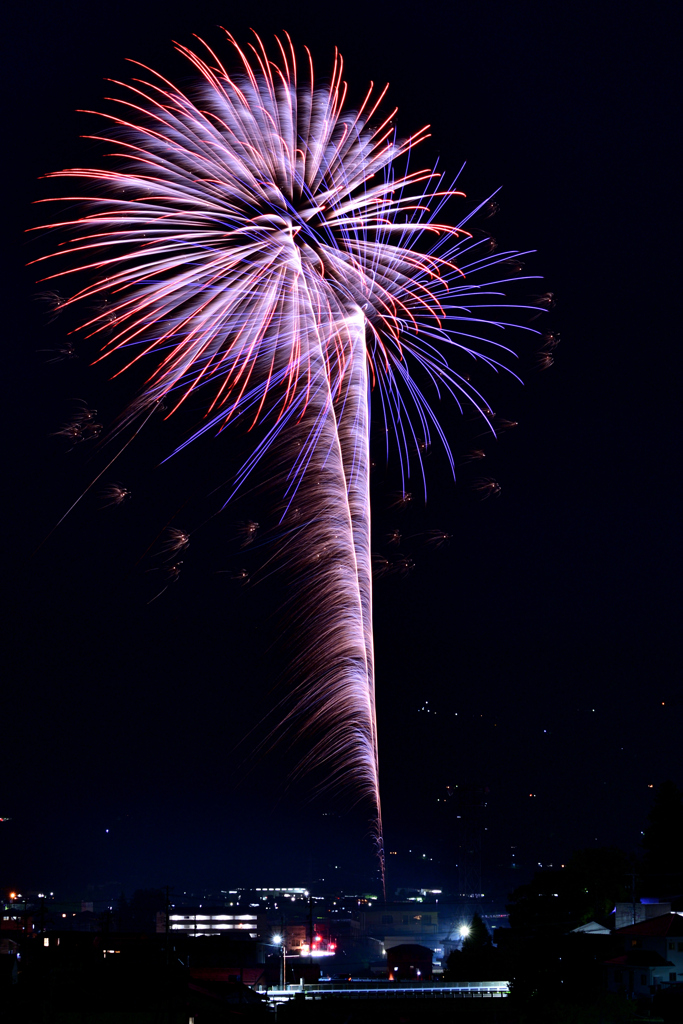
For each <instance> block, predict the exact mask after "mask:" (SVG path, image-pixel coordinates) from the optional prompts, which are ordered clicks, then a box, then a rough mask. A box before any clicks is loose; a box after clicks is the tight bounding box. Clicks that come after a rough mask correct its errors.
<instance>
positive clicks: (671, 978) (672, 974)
mask: <svg viewBox="0 0 683 1024" xmlns="http://www.w3.org/2000/svg"><path fill="white" fill-rule="evenodd" d="M623 976H624V972H623V971H615V972H614V980H615V982H617V983H619V982H621V981H622V980H623ZM669 981H676V972H675V971H671V972H670V974H669ZM640 984H641V985H647V974H641V976H640Z"/></svg>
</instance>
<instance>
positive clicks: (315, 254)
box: [37, 33, 536, 860]
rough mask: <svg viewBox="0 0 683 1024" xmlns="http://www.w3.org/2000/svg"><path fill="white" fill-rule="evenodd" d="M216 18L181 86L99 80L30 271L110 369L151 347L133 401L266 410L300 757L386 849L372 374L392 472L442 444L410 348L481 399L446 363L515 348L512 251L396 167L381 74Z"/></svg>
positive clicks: (433, 177)
mask: <svg viewBox="0 0 683 1024" xmlns="http://www.w3.org/2000/svg"><path fill="white" fill-rule="evenodd" d="M226 35H227V37H228V40H229V41H230V43H231V44H232V46H233V47H234V49H235V51H236V55H237V64H238V70H237V71H236V72H235V73H234V74H231V73H229V72H228V71H227V70H226V68H225V67H224V66H223V64H222V63H221V61H220V60H219V58H218V57H217V56H216V55H215V54H214V53H213V51H212V50H211V49H210V48H209V47H208V46H206V44H204V43H202V45H203V46H205V47H206V51H207V55H206V56H205V57H201V56H199V55H198V54H197V53H195V52H193V51H192V50H190V49H188V48H186V47H184V46H180V45H178V46H177V49H178V50H179V52H180V53H181V54H183V55H184V56H185V57H186V58H187V59H188V60H189V61H190V62H191V63H192V64H193V65H194V67H195V69H196V70H197V72H198V73H199V77H198V81H197V85H196V87H195V89H194V91H192V92H191V94H190V95H188V93H187V92H183V91H181V90H180V89H178V88H177V87H176V86H174V85H173V84H172V83H171V82H170V81H168V80H167V79H165V78H164V77H162V76H161V75H159V74H157V73H156V72H154V71H151V70H150V69H148V68H144V66H143V65H138V67H139V68H141V69H142V77H137V78H135V79H133V81H132V82H131V83H129V84H125V83H117V84H119V85H123V86H124V88H125V89H126V90H127V92H126V93H125V96H124V98H122V99H118V100H117V101H116V102H117V103H118V104H119V105H120V106H119V111H120V112H119V113H118V114H117V115H113V116H111V115H108V118H109V122H110V124H111V129H110V131H109V133H108V134H105V135H104V136H93V138H99V139H103V138H104V140H105V141H108V142H111V141H112V139H113V140H115V145H116V149H115V153H114V154H113V155H114V156H115V157H117V158H122V160H123V161H124V163H123V164H121V160H119V161H118V163H117V164H116V166H115V167H114V169H80V168H76V169H71V170H66V171H62V172H59V173H58V174H56V175H52V177H62V178H68V179H71V178H73V179H81V180H84V181H85V182H87V183H88V185H89V190H88V191H89V194H88V195H72V196H67V197H65V198H67V199H68V200H69V201H72V202H73V201H79V202H82V203H83V204H84V205H83V206H82V208H81V215H80V216H77V217H75V218H73V219H68V220H64V221H59V222H57V223H54V224H50V225H49V227H51V228H63V229H65V230H67V231H68V232H69V236H70V241H69V242H68V243H65V244H63V245H61V246H60V247H59V248H58V250H57V251H56V253H52V254H51V256H55V255H58V256H60V257H63V256H67V257H68V260H69V263H68V266H67V267H66V269H61V270H59V271H56V272H55V273H52V274H50V275H49V276H48V277H46V278H44V279H43V280H47V281H51V280H55V279H62V280H64V279H68V276H69V275H71V274H73V273H76V272H79V273H82V272H84V271H85V272H87V273H88V282H89V283H87V284H86V286H85V287H83V288H82V289H81V290H79V291H77V292H76V294H74V295H73V296H72V297H71V298H70V299H68V300H65V301H63V302H62V303H61V308H65V307H66V306H73V305H76V304H81V305H82V306H86V307H88V308H90V309H91V310H92V309H93V306H95V308H96V309H99V312H97V313H96V315H94V316H90V317H89V318H87V319H86V321H85V322H84V323H83V324H82V325H81V328H80V329H81V330H83V331H84V332H85V334H86V336H88V337H92V338H95V339H101V340H102V354H101V355H100V357H99V358H105V357H109V356H112V355H113V354H115V353H119V354H123V355H124V356H125V358H124V359H123V365H121V366H119V367H118V369H117V374H118V373H122V372H123V371H124V370H125V369H126V367H127V366H130V365H131V364H132V363H135V362H138V361H140V360H143V361H144V363H145V365H147V366H149V367H150V373H149V377H148V380H147V383H146V386H145V387H144V389H143V391H142V393H141V394H139V395H138V396H137V397H136V398H135V399H134V401H133V402H132V403H131V405H130V407H129V409H128V411H127V413H126V417H127V418H128V420H132V419H133V418H134V417H136V416H140V415H149V412H150V411H151V410H153V409H154V408H155V407H156V406H157V405H159V404H160V403H161V402H162V400H163V402H164V405H165V406H166V408H167V409H168V410H169V411H168V415H171V413H172V412H173V411H174V410H175V409H177V407H178V406H179V405H180V404H181V403H182V402H184V401H185V400H186V399H187V398H188V396H189V395H190V394H191V393H193V392H194V393H195V394H200V395H202V396H205V397H204V403H203V404H204V408H205V422H204V424H203V425H202V426H201V428H200V429H199V430H197V431H196V433H195V434H194V435H193V437H197V436H199V435H200V434H202V433H204V432H206V431H211V430H221V429H223V428H224V427H225V425H226V424H227V423H228V422H229V421H231V420H234V419H236V418H237V417H241V418H242V420H243V421H244V422H246V423H247V425H248V426H249V428H250V429H251V428H252V427H254V426H255V425H256V424H257V423H260V424H261V430H262V435H261V439H260V440H259V441H257V442H255V444H254V448H253V451H252V453H251V454H250V456H249V458H248V459H247V460H246V462H245V464H244V465H243V467H242V469H241V470H240V472H239V474H238V477H237V481H236V487H239V486H240V485H241V484H243V483H244V481H245V480H246V478H247V477H248V475H249V474H250V473H251V472H252V471H253V470H254V468H255V467H256V466H257V465H258V463H259V461H260V460H261V459H262V458H263V457H264V456H265V455H266V453H269V454H270V455H273V456H274V457H275V458H276V459H277V463H278V465H279V466H284V467H285V469H284V470H283V481H282V495H283V501H284V505H283V511H282V515H283V519H284V520H285V521H287V522H289V523H290V524H292V530H291V532H290V534H289V540H288V541H287V542H286V545H285V546H286V547H287V551H286V552H285V554H286V557H287V558H288V559H289V558H291V560H292V561H293V562H294V563H295V564H296V566H297V572H298V579H299V581H300V582H301V586H300V587H299V588H298V589H299V591H300V599H299V605H298V609H297V610H296V611H295V612H294V613H293V615H294V628H295V635H296V637H297V647H296V652H295V656H294V660H295V666H294V667H295V668H296V670H297V672H298V673H299V678H300V679H302V680H303V681H302V682H301V683H300V684H299V686H298V688H297V691H296V693H295V701H296V707H295V710H294V711H290V712H288V715H287V717H288V721H289V724H290V725H292V726H293V727H294V728H295V729H296V730H299V731H301V732H307V734H308V735H309V736H310V737H312V739H311V745H310V753H309V755H308V757H307V758H306V765H307V766H312V765H323V766H325V768H326V770H327V774H328V777H329V779H330V781H331V782H332V783H335V784H343V785H345V786H348V787H350V788H351V789H352V790H353V791H355V792H356V793H357V794H358V796H359V797H369V798H370V800H371V801H372V805H373V807H374V813H375V835H376V840H377V844H378V849H379V851H380V859H381V860H382V859H383V858H382V854H381V846H382V840H381V835H382V828H381V812H380V798H379V785H378V761H377V728H376V717H375V692H374V656H373V636H372V585H371V569H372V567H371V560H370V504H369V467H370V462H369V425H370V392H371V391H372V390H373V389H374V390H375V391H376V392H377V393H378V395H379V399H380V403H381V409H382V413H383V416H384V420H385V426H386V428H387V431H386V432H387V437H388V436H389V435H390V434H391V435H392V436H393V437H394V438H395V439H396V441H397V444H398V449H399V454H400V461H401V467H402V473H403V475H404V483H405V477H406V475H407V473H408V471H409V465H408V464H409V456H410V452H415V451H417V453H418V459H420V454H419V453H420V451H421V450H422V448H421V446H423V447H424V448H427V446H428V445H429V444H430V443H431V439H432V435H436V436H438V437H439V438H440V440H441V441H442V442H443V444H444V447H445V450H446V452H447V453H448V455H449V459H450V461H451V465H452V464H453V460H452V457H451V454H450V449H449V447H448V442H447V440H446V438H445V436H444V434H443V431H442V429H441V427H440V426H439V423H438V420H437V418H436V416H435V414H434V412H433V410H432V408H431V407H430V404H429V402H428V401H427V399H426V398H425V396H424V395H423V393H422V391H421V389H420V386H419V384H418V383H417V382H416V379H415V375H414V370H415V368H419V370H420V374H419V375H421V376H423V377H427V378H429V379H431V382H432V384H433V385H434V387H435V389H436V392H437V394H438V395H439V397H440V396H441V393H442V392H448V393H449V394H450V395H451V396H453V397H454V399H455V400H456V402H457V403H458V405H459V406H460V407H461V408H462V407H463V405H472V406H474V407H475V408H476V409H477V410H479V411H480V412H481V413H482V414H483V415H485V414H486V413H487V412H488V407H487V404H486V402H485V401H484V399H483V398H482V397H481V395H480V394H479V393H478V391H477V390H476V389H475V387H474V386H473V385H472V384H471V383H470V382H469V378H468V377H466V376H465V375H464V373H463V374H461V373H460V372H458V370H457V369H456V368H454V367H453V366H452V365H451V362H452V361H453V360H455V361H457V359H458V357H460V358H463V357H465V358H467V359H468V360H471V359H472V358H473V359H475V360H477V359H478V360H482V361H483V362H484V363H486V364H488V366H490V367H492V368H494V369H496V370H497V369H498V368H499V367H500V366H501V365H502V364H501V363H499V361H498V359H497V358H496V353H501V352H506V353H510V351H511V350H510V349H508V348H506V347H505V346H503V345H501V344H500V343H499V342H496V341H494V340H492V338H491V337H490V335H491V334H492V333H493V330H492V329H495V330H499V329H502V328H504V327H506V326H513V325H512V324H508V323H506V322H505V321H504V320H501V319H500V316H501V315H502V313H503V311H504V309H505V308H508V307H505V306H504V305H503V304H502V302H501V296H502V293H501V292H500V291H499V290H498V291H497V290H496V289H497V288H498V286H500V285H501V284H503V283H505V280H507V278H505V276H504V275H503V279H502V280H493V281H492V280H487V278H490V277H491V276H492V275H491V273H490V268H492V267H494V266H495V265H501V266H502V265H504V264H505V263H506V262H507V261H509V260H510V259H511V258H512V257H513V256H514V255H516V254H515V253H510V252H508V253H496V254H495V256H494V255H492V254H491V252H490V247H489V246H488V240H487V241H486V244H482V243H477V242H475V241H474V240H473V238H472V236H471V234H470V233H469V232H468V231H467V230H466V229H465V226H464V225H465V223H466V221H467V219H468V217H469V216H471V215H472V214H471V213H470V214H469V215H468V217H466V218H465V219H464V220H463V221H461V222H460V223H459V224H457V225H454V226H452V225H448V224H444V223H440V222H439V220H438V218H439V214H440V212H441V211H442V209H443V207H444V205H445V204H446V202H447V201H448V200H449V199H450V198H451V197H452V196H455V195H462V194H463V193H461V192H457V191H456V190H455V188H454V187H453V185H448V184H447V183H446V182H445V180H444V177H443V175H442V174H441V173H440V172H437V171H436V170H433V169H426V170H424V169H421V170H410V169H409V162H410V154H411V151H412V149H413V148H414V147H415V145H416V144H417V143H418V142H420V141H421V140H423V139H424V138H426V137H427V129H422V130H421V131H419V132H418V133H417V134H415V135H413V136H412V137H410V138H406V139H401V138H400V137H399V136H398V135H397V134H396V130H395V128H394V127H393V117H394V115H395V113H396V111H393V112H392V113H391V114H390V115H389V116H388V117H382V116H381V115H379V114H378V113H377V111H378V109H379V107H380V104H381V103H382V101H383V100H384V96H385V94H386V89H384V90H382V91H378V90H376V89H375V88H374V86H373V85H371V86H370V88H369V90H368V92H367V95H366V96H365V99H364V100H363V102H362V104H361V105H360V107H359V109H358V110H349V109H346V108H345V97H346V85H345V84H344V83H343V81H342V67H343V65H342V59H341V57H340V56H339V55H338V54H336V55H335V59H334V64H333V69H332V75H331V80H330V81H329V84H328V85H327V86H325V87H319V86H317V85H316V84H315V80H314V75H313V66H312V61H311V58H310V54H309V53H308V51H306V53H307V55H308V58H307V60H308V67H307V72H306V74H305V75H303V76H299V74H298V70H297V61H296V56H295V51H294V48H293V46H292V44H291V41H290V39H289V36H287V35H286V34H285V42H284V43H283V42H282V41H281V40H279V39H277V40H276V41H277V45H278V48H279V53H278V59H277V61H273V60H271V59H270V58H269V57H268V55H267V53H266V50H265V48H264V46H263V44H262V42H261V40H260V39H259V38H258V37H256V38H255V41H254V43H253V45H251V44H250V45H249V47H247V49H246V51H244V50H242V49H240V47H239V46H238V45H237V43H236V42H235V40H234V39H233V38H232V37H231V36H230V35H229V34H228V33H226ZM200 42H201V41H200ZM401 157H403V158H405V159H404V160H403V161H402V166H403V168H404V169H403V170H401V171H399V170H397V168H396V161H397V160H398V159H399V158H401ZM474 212H476V211H474ZM49 258H50V257H47V256H46V257H43V259H49ZM37 262H39V261H37ZM493 276H494V277H495V274H494V275H493ZM533 308H534V310H536V307H535V306H534V307H533ZM449 357H451V358H449ZM413 424H414V425H413ZM416 431H418V432H419V436H418V433H416ZM192 439H193V438H189V439H188V440H187V441H186V442H185V444H189V443H190V441H191V440H192ZM183 446H184V445H183ZM404 490H405V487H404ZM302 722H303V723H304V724H301V723H302Z"/></svg>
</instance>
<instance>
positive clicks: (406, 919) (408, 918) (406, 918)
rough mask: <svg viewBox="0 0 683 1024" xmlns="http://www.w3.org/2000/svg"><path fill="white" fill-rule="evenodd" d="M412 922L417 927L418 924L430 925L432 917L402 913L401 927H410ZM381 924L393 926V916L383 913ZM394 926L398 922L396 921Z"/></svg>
mask: <svg viewBox="0 0 683 1024" xmlns="http://www.w3.org/2000/svg"><path fill="white" fill-rule="evenodd" d="M414 922H415V923H417V924H418V925H420V924H422V925H431V923H432V915H431V913H421V914H419V915H418V914H411V913H404V914H403V921H402V924H403V925H412V924H413V923H414ZM382 924H383V925H393V924H394V920H393V914H392V913H383V914H382ZM396 924H398V920H396Z"/></svg>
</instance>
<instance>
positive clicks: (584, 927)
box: [569, 921, 612, 935]
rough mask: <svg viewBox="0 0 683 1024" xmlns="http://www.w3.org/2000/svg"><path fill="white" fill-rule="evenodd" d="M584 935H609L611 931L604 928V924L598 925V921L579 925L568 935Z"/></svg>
mask: <svg viewBox="0 0 683 1024" xmlns="http://www.w3.org/2000/svg"><path fill="white" fill-rule="evenodd" d="M582 933H583V934H584V935H611V934H612V932H611V929H610V928H606V927H605V925H604V924H600V923H599V922H598V921H588V923H587V924H580V925H579V927H578V928H572V930H571V931H570V932H569V934H570V935H575V934H579V935H580V934H582Z"/></svg>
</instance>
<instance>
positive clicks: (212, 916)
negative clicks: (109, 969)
mask: <svg viewBox="0 0 683 1024" xmlns="http://www.w3.org/2000/svg"><path fill="white" fill-rule="evenodd" d="M262 923H265V922H263V921H262ZM165 927H166V921H165V918H164V914H158V915H157V932H160V931H164V930H165ZM168 927H169V931H171V932H184V933H185V934H186V935H193V936H201V935H228V936H231V937H232V938H236V939H256V938H257V937H258V934H259V930H260V929H259V915H258V914H255V913H253V912H252V913H237V914H229V913H226V910H225V907H213V908H212V907H179V908H176V907H172V908H171V913H170V914H169V919H168Z"/></svg>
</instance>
